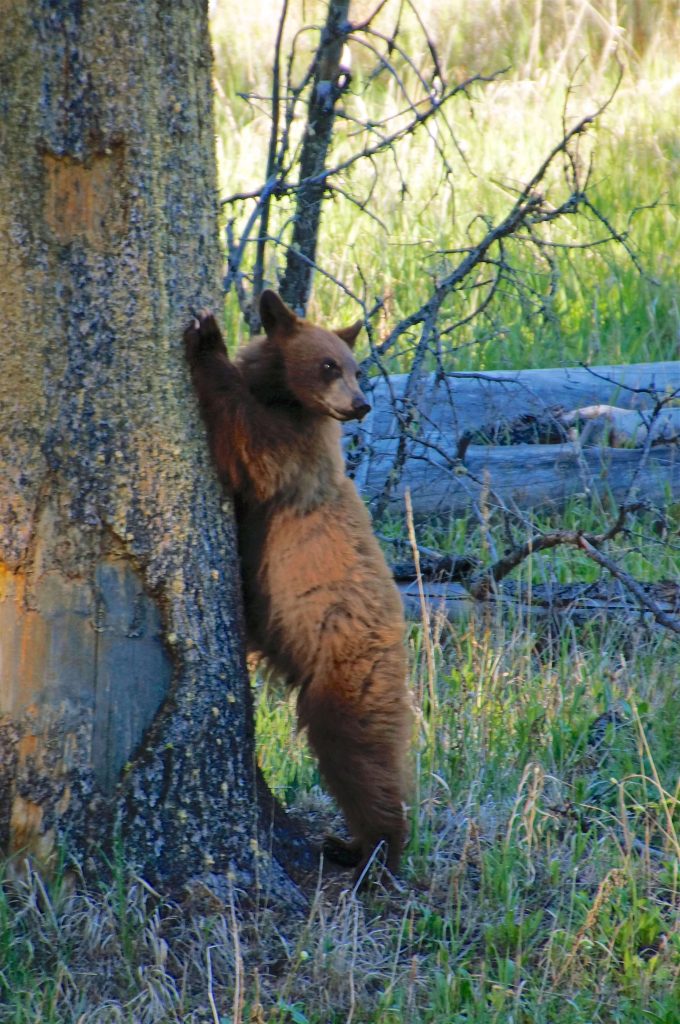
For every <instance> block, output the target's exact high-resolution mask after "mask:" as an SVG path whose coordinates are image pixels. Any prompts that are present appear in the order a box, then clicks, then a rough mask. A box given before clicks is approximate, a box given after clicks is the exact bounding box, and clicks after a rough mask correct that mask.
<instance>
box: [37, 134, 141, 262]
mask: <svg viewBox="0 0 680 1024" xmlns="http://www.w3.org/2000/svg"><path fill="white" fill-rule="evenodd" d="M44 162H45V171H46V190H45V223H46V224H47V225H48V227H49V228H50V230H51V232H52V234H53V235H54V237H55V238H56V240H57V241H58V242H60V243H61V244H62V245H66V244H67V243H68V242H72V241H73V240H74V239H76V238H81V239H85V240H86V241H87V242H88V243H89V244H90V245H91V246H92V247H93V248H94V249H100V250H106V249H108V248H110V247H111V244H112V242H114V241H115V239H116V238H118V237H120V236H121V235H124V234H125V232H126V230H127V205H128V204H127V198H126V181H125V150H124V147H123V146H122V145H120V144H118V145H116V146H113V147H111V148H110V149H106V150H104V151H103V152H101V153H96V154H95V155H94V156H93V157H91V158H90V159H89V160H87V161H85V162H84V163H83V162H81V161H79V160H74V159H73V158H72V157H59V156H55V155H54V154H53V153H46V154H45V157H44Z"/></svg>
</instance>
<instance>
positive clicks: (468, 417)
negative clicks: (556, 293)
mask: <svg viewBox="0 0 680 1024" xmlns="http://www.w3.org/2000/svg"><path fill="white" fill-rule="evenodd" d="M408 381H409V378H408V376H407V375H405V374H401V375H395V376H391V377H389V378H384V377H381V378H376V380H375V382H374V383H372V385H371V386H370V387H369V388H368V389H367V390H369V391H370V397H371V401H372V404H373V411H372V412H371V413H370V414H369V416H367V417H366V419H365V420H364V421H363V422H362V423H361V424H359V425H353V427H352V428H351V429H350V431H349V432H348V437H347V452H348V468H349V471H350V473H351V475H352V476H353V477H354V479H355V481H356V483H357V486H358V487H359V489H360V491H361V492H362V494H363V495H364V496H365V497H366V498H367V499H369V500H370V501H373V502H375V501H378V502H379V503H381V504H382V505H383V507H385V508H387V507H390V506H392V507H395V508H400V507H401V506H402V504H403V496H404V492H405V490H406V488H409V489H410V491H411V495H412V499H413V510H414V514H415V515H416V516H419V517H423V516H428V515H433V514H442V513H452V514H457V515H458V514H463V513H465V512H467V511H469V510H470V509H471V508H472V507H473V506H474V505H475V504H476V503H479V502H480V500H485V501H487V502H488V503H489V505H490V506H492V507H493V506H494V505H499V506H502V505H509V506H514V507H517V508H520V509H533V508H538V507H541V506H546V505H547V506H554V507H556V508H558V507H560V506H562V505H564V503H565V502H566V501H567V500H568V499H569V498H571V497H574V496H576V495H584V494H585V495H589V496H593V497H597V498H601V499H602V498H605V497H609V496H611V497H613V498H614V499H615V500H616V501H617V502H620V501H622V500H640V499H641V498H644V499H645V500H647V501H649V502H650V503H656V504H664V503H666V502H667V501H669V500H676V499H678V498H680V454H679V453H678V449H677V447H676V445H675V444H674V443H667V444H658V445H657V444H655V446H654V447H652V448H650V449H649V450H647V448H637V449H635V448H628V449H627V448H616V449H615V448H610V447H605V446H599V447H590V448H587V447H584V446H583V444H582V443H580V442H579V440H578V439H577V440H576V441H575V442H571V443H567V444H548V445H543V444H520V445H516V444H505V445H487V444H484V445H478V444H474V443H473V444H471V445H470V446H469V447H467V449H466V452H465V458H464V462H463V463H461V461H460V460H459V459H457V455H458V452H459V442H460V441H461V438H463V437H464V436H465V435H466V434H467V435H473V438H474V437H476V436H477V435H479V434H492V433H493V432H494V428H497V427H498V424H503V423H507V424H510V423H512V422H513V421H517V419H518V418H519V417H521V416H524V415H530V416H536V417H544V418H545V417H546V415H547V416H550V415H551V414H552V411H553V410H555V409H556V408H557V407H559V408H561V410H562V411H563V413H565V414H566V417H567V418H566V423H569V422H570V419H569V415H568V414H569V412H570V410H573V414H572V416H571V422H576V421H577V420H578V416H577V413H578V411H579V410H582V409H583V408H584V407H589V406H590V407H592V406H596V405H600V406H610V407H615V408H616V409H617V410H620V411H625V410H633V411H636V412H637V413H638V415H639V417H640V419H639V424H644V423H647V424H649V422H650V410H653V409H654V407H655V405H656V403H657V402H658V401H659V400H661V399H663V398H665V397H667V396H669V395H673V394H674V393H675V392H676V391H677V392H678V393H680V362H666V363H638V364H635V365H632V366H601V367H596V368H593V369H592V370H589V369H585V368H582V367H572V368H567V369H546V370H523V371H516V372H508V371H498V372H493V373H491V372H490V373H476V374H471V373H450V374H446V375H443V376H442V375H439V376H436V375H433V374H430V375H425V376H423V378H422V379H421V380H419V381H418V382H417V385H416V386H414V387H413V388H411V390H410V391H408V389H409V383H408ZM671 408H672V407H670V406H668V407H666V409H665V410H664V416H665V420H664V422H665V423H672V422H675V418H676V417H677V412H676V411H675V410H673V412H672V414H670V410H671ZM603 415H604V414H603ZM588 418H589V417H588V416H587V415H586V416H584V417H582V419H586V420H587V419H588ZM619 420H620V421H621V417H619ZM601 434H602V436H603V437H604V439H605V440H606V439H607V437H608V435H607V432H606V431H602V432H601ZM629 434H630V436H631V437H632V438H633V441H634V440H635V436H636V432H635V430H634V429H633V428H632V427H631V429H630V430H629ZM672 436H673V435H671V434H669V433H668V432H667V431H666V430H664V432H661V433H659V434H658V437H659V438H660V439H662V438H668V437H672ZM639 437H640V440H641V441H644V440H645V439H646V437H647V431H645V430H642V429H641V430H640V431H639ZM632 492H635V493H632Z"/></svg>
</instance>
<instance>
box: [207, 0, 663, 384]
mask: <svg viewBox="0 0 680 1024" xmlns="http://www.w3.org/2000/svg"><path fill="white" fill-rule="evenodd" d="M652 7H654V9H655V12H654V17H652V15H651V8H652ZM249 10H250V13H249V15H248V17H250V18H251V19H253V21H252V23H250V24H246V22H247V19H246V22H243V23H241V19H240V15H239V19H238V22H237V19H236V16H235V15H234V13H233V11H230V9H229V7H228V6H227V7H224V8H221V9H219V10H218V13H217V14H216V19H215V32H216V38H217V40H218V54H224V56H223V57H222V59H218V65H217V78H218V81H220V82H221V83H222V102H221V104H219V105H218V110H219V111H220V126H221V132H220V154H221V160H220V166H221V188H222V191H223V193H224V194H225V195H228V194H231V193H233V192H239V191H242V190H247V189H250V188H253V187H254V186H256V185H259V184H261V182H262V180H263V176H264V168H265V165H266V146H267V142H268V131H269V112H268V105H267V103H266V102H265V100H264V99H261V100H258V101H253V102H250V103H247V102H245V101H244V100H242V99H239V97H238V93H239V92H241V93H242V92H244V91H245V90H248V89H250V90H253V91H254V92H256V93H257V95H258V96H261V97H266V96H267V95H268V94H269V92H270V90H271V84H270V82H269V80H268V77H267V76H268V70H269V69H268V65H267V62H266V60H262V59H261V58H262V55H263V54H266V53H271V47H272V43H273V36H274V32H275V28H276V21H277V10H278V8H277V6H276V5H275V4H271V3H263V4H261V6H260V7H259V8H258V6H257V4H255V5H253V6H252V7H250V8H249ZM258 11H259V13H257V12H258ZM300 11H301V9H298V8H297V7H295V8H294V12H295V13H294V14H293V16H292V21H293V24H292V25H291V30H290V31H291V33H292V32H293V30H294V27H295V25H294V21H295V17H296V16H297V17H298V18H299V17H300ZM419 11H420V12H421V15H422V18H423V20H424V22H425V23H426V24H427V25H428V29H429V32H430V34H431V36H432V38H433V39H434V41H435V43H436V44H437V45H438V47H439V49H440V52H441V54H442V57H443V61H444V66H445V67H446V70H447V74H448V76H449V77H450V78H451V80H454V81H455V80H462V79H463V78H464V77H466V76H468V75H469V74H472V73H474V72H476V71H480V72H483V73H490V72H493V71H495V70H498V69H500V68H503V67H509V70H508V71H507V73H506V74H505V75H504V76H503V77H502V78H501V79H500V80H499V81H497V82H494V83H491V84H488V85H486V86H483V87H482V86H478V87H475V89H474V90H473V91H472V92H471V95H470V97H469V99H466V98H464V97H461V98H457V99H454V100H453V101H452V103H451V105H450V107H449V121H450V124H451V126H452V128H453V133H454V138H451V137H450V136H449V135H448V133H447V131H446V130H445V128H444V127H443V126H442V125H440V126H439V127H437V126H435V127H433V129H432V132H431V133H429V134H428V132H427V131H421V133H420V134H419V135H417V136H415V137H414V138H412V139H411V140H409V142H408V143H407V144H405V145H402V146H400V147H399V149H398V151H397V157H396V159H395V158H393V157H392V155H391V154H386V155H384V156H382V157H381V158H379V160H378V161H377V162H376V164H375V166H373V165H369V164H366V166H364V167H357V168H355V169H354V171H353V172H352V174H351V175H348V176H347V179H346V180H344V181H343V187H344V188H346V189H349V190H351V191H353V192H354V193H355V194H356V195H357V196H359V197H362V196H366V195H367V194H368V191H369V189H371V188H372V187H373V185H374V174H375V175H376V176H377V181H376V183H375V188H374V192H373V198H372V201H371V204H370V210H371V212H372V213H373V214H374V215H375V217H376V218H378V220H379V221H380V222H381V223H382V225H383V227H381V226H380V225H379V223H378V222H377V221H376V220H374V219H371V218H370V217H368V216H367V215H366V214H363V213H362V212H361V211H359V210H358V209H357V207H356V206H353V205H351V204H349V203H346V202H343V201H342V200H340V199H337V198H336V199H335V200H333V201H328V202H327V204H326V208H325V212H324V216H323V221H322V229H321V237H320V252H319V263H320V265H321V266H322V267H323V268H324V269H325V270H327V271H328V272H329V273H330V274H332V275H333V276H334V277H336V278H338V279H340V280H342V281H343V282H344V283H345V284H346V285H347V286H348V287H349V288H350V289H351V290H353V291H354V292H355V293H356V294H358V295H361V296H365V297H366V299H367V301H368V302H369V303H370V302H371V301H372V299H373V297H374V296H376V295H383V296H385V297H386V300H387V301H386V308H385V313H384V314H383V317H382V320H381V322H380V323H379V324H378V332H379V333H380V332H386V331H387V330H388V329H389V328H390V327H391V326H392V325H393V324H394V323H395V321H396V320H397V319H399V318H400V317H402V316H405V315H406V314H408V313H409V312H411V311H412V310H413V309H415V308H417V306H418V305H419V304H420V303H421V302H422V301H423V300H424V299H425V298H426V297H427V295H428V290H429V289H430V288H431V286H432V281H433V279H435V278H436V276H437V275H438V274H441V273H442V272H445V270H446V269H447V268H448V267H449V266H450V265H451V261H452V257H449V256H446V255H445V253H446V251H450V250H452V249H454V248H456V247H459V246H461V245H465V244H468V243H469V241H470V238H471V237H473V238H474V237H475V236H477V235H478V234H479V232H480V230H481V223H480V221H479V218H480V216H482V215H484V216H488V217H491V218H495V219H497V218H499V217H500V216H502V215H503V213H504V212H505V211H507V209H508V208H509V206H510V204H511V201H512V190H513V189H515V188H517V187H518V186H519V185H520V184H521V183H523V182H524V181H526V180H527V179H528V178H529V177H530V175H531V174H532V173H533V172H534V171H535V170H536V169H537V167H538V166H539V165H540V163H541V161H542V160H543V159H544V157H545V156H546V155H547V153H548V152H550V150H551V149H552V148H553V146H554V145H555V144H556V143H557V142H558V141H559V139H560V138H561V137H562V130H563V120H562V118H563V111H564V109H565V103H566V122H565V123H566V124H567V125H571V124H573V123H574V121H575V120H576V118H577V117H578V116H581V115H583V114H584V113H590V112H593V111H594V110H596V109H597V107H598V106H599V105H600V103H601V102H603V101H604V100H605V99H606V98H607V96H608V95H609V94H610V91H611V89H612V85H613V81H614V78H615V76H616V74H617V73H618V72H617V68H618V66H619V64H620V65H621V67H622V69H623V79H622V82H621V85H620V87H619V90H618V92H617V94H616V96H615V97H614V99H613V101H612V102H611V104H610V106H609V108H608V109H607V110H606V112H605V113H604V115H603V116H602V119H601V120H600V122H599V123H598V125H597V127H596V128H595V129H594V130H593V132H592V137H591V138H589V139H588V140H587V141H586V140H584V142H583V144H582V145H581V153H582V159H583V161H584V162H587V161H590V160H592V164H593V171H592V196H593V199H594V201H595V202H596V203H597V205H598V206H599V208H600V209H602V211H603V212H604V214H605V215H606V217H607V218H608V219H609V220H610V222H611V223H612V224H613V225H614V226H615V227H616V229H617V230H619V231H621V232H626V233H627V232H628V231H629V230H630V236H629V237H630V243H631V245H632V246H634V247H635V248H636V250H637V251H638V252H639V255H640V261H641V265H642V267H643V270H644V273H643V275H642V276H641V275H640V273H639V272H638V270H637V269H636V267H635V266H634V264H633V263H632V261H631V260H630V259H629V257H628V256H627V255H626V253H625V251H624V250H623V248H622V247H618V246H616V245H609V246H603V247H593V248H592V249H591V250H587V251H579V250H577V249H572V248H566V249H562V250H559V251H557V253H556V267H557V271H558V274H559V281H558V285H557V288H556V289H555V292H554V295H553V296H552V298H551V299H550V301H549V302H547V303H546V308H545V309H544V310H543V311H542V313H541V315H532V310H531V309H530V308H528V307H527V305H526V303H522V302H519V301H518V300H517V299H516V297H514V296H512V295H511V294H509V290H508V291H506V294H503V293H501V295H500V296H499V301H498V302H497V303H496V305H495V306H494V309H493V316H494V325H495V330H494V332H493V333H494V340H493V342H492V343H490V344H484V341H483V339H484V337H485V336H487V335H488V334H489V327H488V324H487V325H479V324H477V325H476V324H474V323H473V324H472V325H470V326H468V327H466V328H464V329H462V330H460V331H459V332H458V333H457V335H456V336H455V337H454V338H453V339H452V342H453V346H454V347H455V348H456V349H458V350H459V351H457V352H455V353H453V354H452V356H451V365H455V366H456V367H458V368H463V369H478V368H490V367H508V368H514V367H516V368H519V367H527V366H546V365H561V364H564V363H573V362H576V361H588V362H600V363H607V362H632V361H636V360H645V359H664V358H675V357H676V356H677V353H678V338H679V337H680V313H679V312H678V302H677V291H676V277H677V271H678V266H677V264H678V255H677V254H678V243H679V242H680V220H679V218H678V202H679V201H680V191H679V189H680V185H679V184H678V182H679V181H680V147H679V145H678V136H677V130H676V121H677V113H676V111H677V109H678V106H679V105H680V76H678V75H677V73H676V71H675V64H674V57H673V53H674V48H675V46H676V43H677V38H678V29H677V22H676V20H675V17H674V15H675V14H676V13H677V12H676V5H674V4H672V3H658V4H653V5H650V4H642V3H629V4H619V5H618V6H616V5H614V6H612V5H611V4H604V3H587V2H581V0H573V2H566V0H565V2H563V3H550V4H548V3H541V2H519V0H513V2H510V0H506V2H498V3H494V4H490V3H486V2H482V0H478V2H476V3H455V2H454V3H451V4H447V5H441V4H434V3H432V4H429V5H428V4H426V5H420V6H419ZM359 13H360V11H358V12H357V15H358V14H359ZM307 15H308V17H309V19H310V21H311V22H312V23H313V22H314V21H315V19H316V20H317V21H320V20H321V19H322V16H323V5H318V7H314V9H313V11H311V10H310V11H307ZM394 21H395V8H391V7H390V5H388V6H387V8H386V10H385V11H384V12H383V16H382V22H381V26H382V27H383V28H384V29H387V28H388V27H390V26H392V25H393V23H394ZM402 22H403V41H404V46H405V48H406V49H410V52H411V53H412V54H413V56H414V60H415V63H416V64H417V65H418V66H419V67H420V68H421V69H424V68H426V67H427V64H428V61H429V59H430V58H429V55H428V53H427V49H426V47H425V45H424V40H423V37H422V35H421V34H419V33H418V31H417V27H416V25H415V23H414V20H413V18H411V20H410V21H409V18H408V16H407V14H406V15H404V16H403V18H402ZM576 24H579V25H580V29H579V31H578V32H574V31H573V29H574V26H575V25H576ZM305 38H307V37H305ZM315 39H316V36H315V35H314V34H313V33H312V34H310V36H309V41H308V45H309V46H310V47H311V45H312V44H313V42H314V41H315ZM241 44H242V46H243V49H242V51H241V50H240V47H241ZM235 48H239V52H242V54H243V58H244V59H243V60H241V61H234V58H233V52H234V49H235ZM351 48H352V49H353V61H354V62H353V75H354V78H353V84H352V94H351V95H350V96H349V97H347V99H346V108H347V111H348V113H349V114H350V115H352V116H355V117H358V118H363V119H366V118H367V117H370V118H372V119H373V120H375V121H378V120H380V119H381V118H384V117H390V116H394V115H395V114H396V113H397V111H399V110H401V109H403V105H404V104H403V97H402V95H401V93H400V89H399V87H398V85H397V84H396V83H395V80H394V79H393V78H390V77H389V76H387V75H381V76H379V77H378V78H377V79H372V80H369V79H368V78H367V77H366V75H367V73H368V71H369V68H370V67H371V63H370V61H369V55H368V54H367V53H366V52H365V51H364V50H362V48H361V47H360V46H358V45H357V46H354V45H353V44H351ZM228 53H231V54H232V56H231V57H229V56H228ZM615 53H616V54H617V55H618V56H617V58H616V60H618V62H619V64H617V63H616V60H615ZM395 59H396V58H395ZM400 70H401V71H402V72H403V79H404V81H405V82H406V84H407V86H408V87H409V88H410V87H411V86H413V88H414V89H415V85H414V81H413V75H409V73H408V71H407V70H404V69H400ZM567 92H568V93H569V97H568V99H567V98H566V97H567ZM395 123H398V122H395ZM351 130H352V128H351V125H350V126H349V128H347V127H346V126H345V125H343V122H342V121H340V122H339V124H338V132H337V136H338V140H337V144H336V149H335V157H334V158H333V159H335V158H337V157H338V156H342V155H346V154H347V153H348V152H351V151H353V145H355V143H353V140H352V138H351V137H347V136H348V134H350V133H351ZM438 148H441V150H442V151H443V154H444V156H445V158H446V160H447V161H448V163H449V165H450V169H451V174H450V176H449V178H448V179H443V177H442V166H441V160H440V158H439V155H438ZM553 185H554V187H555V190H556V191H555V196H556V198H557V197H558V196H559V195H560V194H563V193H564V190H563V189H561V188H560V183H559V181H558V180H554V181H553ZM249 209H250V208H249V207H248V205H247V204H245V205H244V206H241V207H236V208H235V210H234V211H232V213H233V212H236V213H237V223H238V224H240V225H241V226H242V224H243V221H244V218H245V216H246V215H247V213H248V212H249ZM290 212H291V207H290V205H289V204H288V203H287V202H286V201H281V202H280V203H279V204H278V205H277V206H276V207H275V218H274V227H273V232H272V233H273V234H276V233H277V232H278V230H279V229H280V227H281V226H282V225H283V223H284V222H285V221H286V219H287V218H288V217H289V216H290ZM605 233H606V232H605V230H604V228H603V227H602V225H597V224H590V225H588V224H586V223H585V218H584V217H577V218H575V219H573V220H569V221H565V222H564V223H563V224H562V225H561V226H560V227H559V228H557V229H556V231H555V234H554V240H555V242H557V243H560V244H562V245H565V246H568V247H571V246H578V245H581V244H583V243H584V242H585V241H587V240H593V241H597V240H598V239H599V238H601V237H602V236H603V234H605ZM284 238H285V232H284ZM283 259H284V252H283V250H277V249H276V248H272V249H271V250H270V262H269V265H268V275H269V278H270V282H271V283H275V282H276V278H277V274H278V272H279V271H280V269H281V267H282V262H283ZM516 261H517V266H518V268H519V269H520V270H521V271H522V273H523V274H525V275H526V276H527V278H528V279H529V280H530V281H531V282H532V283H533V284H535V285H536V287H537V288H539V289H545V286H546V278H547V274H548V267H547V265H546V264H545V262H543V261H540V260H538V259H537V258H536V254H535V252H533V251H531V250H530V249H529V248H528V247H525V252H524V253H522V252H519V253H518V254H517V256H516ZM464 302H465V300H463V299H462V298H459V299H457V305H456V306H455V308H453V309H452V310H451V315H452V316H455V317H457V316H458V315H459V314H460V313H461V312H463V313H464V312H466V307H465V305H464ZM311 313H312V315H314V316H318V317H321V318H328V319H330V321H331V322H334V321H335V320H336V319H338V318H342V317H343V316H345V317H351V316H354V315H356V307H354V308H353V306H352V303H351V301H349V300H348V299H347V298H346V297H345V296H344V295H343V293H342V292H341V291H339V289H337V287H336V286H335V285H334V284H333V283H332V282H331V281H329V280H328V279H325V278H324V277H323V275H322V274H317V276H316V283H315V290H314V296H313V302H312V306H311ZM227 317H228V321H229V325H230V328H231V332H232V334H233V335H238V334H239V333H240V332H241V331H242V327H241V325H240V323H239V314H238V310H237V307H236V303H235V301H234V299H233V298H232V299H231V300H230V301H229V302H228V307H227ZM480 339H482V340H481V341H480ZM475 340H477V341H480V343H479V344H478V345H474V344H473V345H470V343H471V342H474V341H475ZM397 365H398V361H397Z"/></svg>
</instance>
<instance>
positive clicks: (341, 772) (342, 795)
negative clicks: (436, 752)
mask: <svg viewBox="0 0 680 1024" xmlns="http://www.w3.org/2000/svg"><path fill="white" fill-rule="evenodd" d="M298 711H299V716H300V725H301V726H303V727H306V728H307V734H308V737H309V743H310V746H311V748H312V750H313V751H314V754H315V755H316V757H317V758H318V761H319V768H320V771H321V774H322V776H323V778H324V780H325V782H326V784H327V786H328V788H329V790H330V791H331V793H332V794H333V796H334V797H335V798H336V800H337V801H338V804H339V805H340V809H341V810H342V812H343V813H344V815H345V818H346V820H347V825H348V827H349V830H350V832H351V834H352V837H353V839H352V841H351V842H350V843H348V844H344V843H341V844H339V843H338V842H337V840H336V841H335V842H332V843H331V849H330V851H328V850H327V851H326V852H327V853H329V852H330V856H331V858H332V859H342V861H343V862H344V863H345V864H346V865H347V866H352V867H353V866H356V873H355V879H356V880H358V879H359V878H360V877H361V875H362V873H363V871H364V869H365V867H366V866H367V864H368V863H369V861H370V860H371V858H372V856H373V853H374V851H375V848H376V846H378V844H379V843H381V842H384V843H385V847H386V857H385V864H386V867H387V868H388V870H389V871H390V872H392V874H396V873H397V871H398V870H399V863H400V860H401V854H402V848H403V845H404V840H405V835H406V813H405V798H406V786H405V775H406V772H405V761H406V751H407V747H408V737H409V734H410V722H411V718H410V709H409V707H408V705H407V702H406V700H405V699H404V700H403V701H402V700H400V699H399V698H397V699H396V700H392V701H391V702H390V701H387V702H386V703H384V704H382V705H381V707H380V711H379V712H378V711H375V710H374V709H371V708H366V707H362V706H361V705H360V706H358V707H356V706H355V705H354V704H348V703H345V702H344V701H342V699H340V698H338V697H336V696H335V695H334V694H333V692H332V691H330V692H325V691H324V690H323V689H322V688H321V687H317V686H314V684H312V686H310V687H309V688H308V689H307V690H306V691H304V692H303V693H302V694H301V695H300V700H299V703H298ZM340 846H344V850H339V847H340ZM338 852H339V853H340V856H339V857H338V856H337V854H338ZM333 854H336V856H335V857H334V856H333Z"/></svg>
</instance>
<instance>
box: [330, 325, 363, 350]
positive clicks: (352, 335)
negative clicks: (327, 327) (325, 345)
mask: <svg viewBox="0 0 680 1024" xmlns="http://www.w3.org/2000/svg"><path fill="white" fill-rule="evenodd" d="M363 326H364V321H363V320H357V322H356V323H355V324H352V326H351V327H341V328H340V329H339V330H337V331H334V332H333V333H334V334H337V336H338V337H339V338H341V339H342V340H343V341H344V342H345V344H346V345H349V347H350V348H354V342H355V341H356V340H357V335H358V334H359V331H360V330H361V328H362V327H363Z"/></svg>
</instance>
